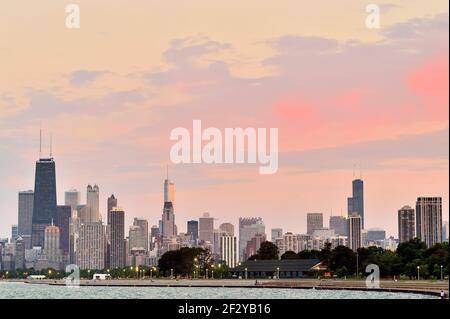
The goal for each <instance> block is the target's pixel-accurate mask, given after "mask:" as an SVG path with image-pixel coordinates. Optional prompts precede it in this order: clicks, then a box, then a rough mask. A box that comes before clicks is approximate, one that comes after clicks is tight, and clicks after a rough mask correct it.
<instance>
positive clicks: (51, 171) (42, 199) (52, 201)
mask: <svg viewBox="0 0 450 319" xmlns="http://www.w3.org/2000/svg"><path fill="white" fill-rule="evenodd" d="M55 217H56V174H55V162H54V161H53V158H40V159H39V160H38V161H37V162H36V174H35V180H34V200H33V219H32V227H31V228H32V229H31V236H32V237H31V241H32V246H40V247H43V246H44V231H45V227H46V226H48V225H50V224H51V223H52V219H54V218H55Z"/></svg>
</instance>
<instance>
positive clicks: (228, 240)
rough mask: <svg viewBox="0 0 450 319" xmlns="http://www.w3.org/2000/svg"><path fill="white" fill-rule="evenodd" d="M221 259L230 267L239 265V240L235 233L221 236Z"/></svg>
mask: <svg viewBox="0 0 450 319" xmlns="http://www.w3.org/2000/svg"><path fill="white" fill-rule="evenodd" d="M220 259H221V260H223V261H225V263H226V265H227V266H228V267H230V268H234V267H236V266H237V262H238V259H237V240H236V237H235V236H233V235H222V236H221V237H220Z"/></svg>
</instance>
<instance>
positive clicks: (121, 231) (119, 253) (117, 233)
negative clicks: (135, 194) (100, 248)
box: [108, 207, 125, 268]
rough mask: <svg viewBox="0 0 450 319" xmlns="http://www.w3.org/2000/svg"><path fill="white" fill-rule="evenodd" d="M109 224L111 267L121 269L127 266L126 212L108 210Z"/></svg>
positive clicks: (117, 209) (116, 208)
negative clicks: (125, 247)
mask: <svg viewBox="0 0 450 319" xmlns="http://www.w3.org/2000/svg"><path fill="white" fill-rule="evenodd" d="M108 224H109V229H110V257H109V262H110V267H111V268H121V267H124V266H125V250H124V246H123V241H124V238H125V212H124V211H123V209H121V208H119V207H113V208H112V209H111V210H108Z"/></svg>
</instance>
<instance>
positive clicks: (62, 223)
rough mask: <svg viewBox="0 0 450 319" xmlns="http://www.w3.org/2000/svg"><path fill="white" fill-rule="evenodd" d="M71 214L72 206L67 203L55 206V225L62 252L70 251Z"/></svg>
mask: <svg viewBox="0 0 450 319" xmlns="http://www.w3.org/2000/svg"><path fill="white" fill-rule="evenodd" d="M71 216H72V207H71V206H69V205H58V206H57V207H56V219H55V225H56V226H58V228H59V234H60V240H59V244H60V248H61V249H62V251H63V253H64V254H68V253H69V251H70V218H71Z"/></svg>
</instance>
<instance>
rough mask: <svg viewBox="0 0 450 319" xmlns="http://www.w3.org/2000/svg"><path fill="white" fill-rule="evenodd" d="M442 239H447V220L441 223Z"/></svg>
mask: <svg viewBox="0 0 450 319" xmlns="http://www.w3.org/2000/svg"><path fill="white" fill-rule="evenodd" d="M442 241H443V242H444V241H448V221H445V222H443V223H442Z"/></svg>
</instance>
